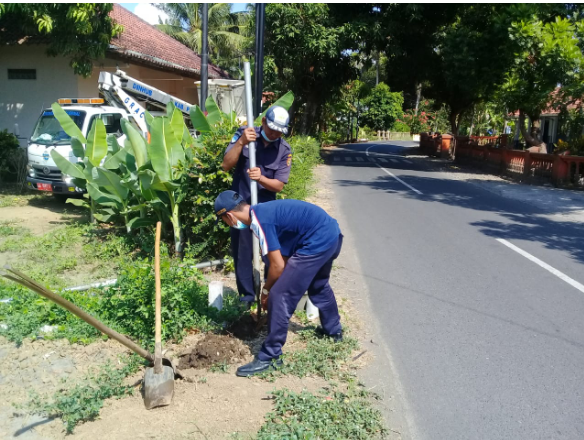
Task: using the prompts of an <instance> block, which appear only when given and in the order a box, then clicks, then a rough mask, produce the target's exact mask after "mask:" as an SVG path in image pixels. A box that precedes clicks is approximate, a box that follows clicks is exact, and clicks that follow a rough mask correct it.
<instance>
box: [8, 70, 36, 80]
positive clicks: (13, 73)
mask: <svg viewBox="0 0 584 440" xmlns="http://www.w3.org/2000/svg"><path fill="white" fill-rule="evenodd" d="M8 79H36V69H8Z"/></svg>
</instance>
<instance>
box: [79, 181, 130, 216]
mask: <svg viewBox="0 0 584 440" xmlns="http://www.w3.org/2000/svg"><path fill="white" fill-rule="evenodd" d="M87 192H88V193H89V197H91V198H92V199H93V200H95V201H96V202H97V203H98V204H99V205H103V206H111V207H114V208H117V209H118V210H119V209H121V208H122V200H121V199H120V198H119V197H118V196H117V195H116V194H111V193H109V192H108V193H105V192H103V191H101V190H100V189H99V188H98V187H97V185H95V184H94V183H91V182H88V183H87Z"/></svg>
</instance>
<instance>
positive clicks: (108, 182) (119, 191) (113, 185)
mask: <svg viewBox="0 0 584 440" xmlns="http://www.w3.org/2000/svg"><path fill="white" fill-rule="evenodd" d="M95 171H97V179H95V183H96V184H97V185H99V186H102V187H104V188H105V189H106V190H108V192H110V193H111V194H112V195H116V196H117V197H118V198H119V199H120V200H121V201H124V200H126V199H127V197H128V191H129V190H128V188H126V187H125V186H124V185H122V182H121V180H122V179H121V178H120V176H118V175H117V174H115V173H113V172H111V171H110V170H106V169H105V168H102V167H95Z"/></svg>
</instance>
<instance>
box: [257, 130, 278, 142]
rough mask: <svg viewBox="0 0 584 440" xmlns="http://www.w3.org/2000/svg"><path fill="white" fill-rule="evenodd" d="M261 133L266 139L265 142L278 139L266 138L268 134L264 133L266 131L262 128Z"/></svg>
mask: <svg viewBox="0 0 584 440" xmlns="http://www.w3.org/2000/svg"><path fill="white" fill-rule="evenodd" d="M261 133H262V137H263V138H264V139H265V140H266V142H274V141H277V140H278V138H276V139H270V138H268V136H267V135H266V132H265V131H264V129H263V128H262V130H261Z"/></svg>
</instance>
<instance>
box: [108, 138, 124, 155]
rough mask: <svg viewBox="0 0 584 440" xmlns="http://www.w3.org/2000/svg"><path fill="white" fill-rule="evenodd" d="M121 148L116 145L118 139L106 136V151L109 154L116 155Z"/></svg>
mask: <svg viewBox="0 0 584 440" xmlns="http://www.w3.org/2000/svg"><path fill="white" fill-rule="evenodd" d="M121 149H122V147H120V144H119V143H118V139H117V138H116V137H115V136H114V135H113V134H108V135H107V151H108V153H109V154H112V155H113V154H116V153H117V152H118V151H120V150H121Z"/></svg>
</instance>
